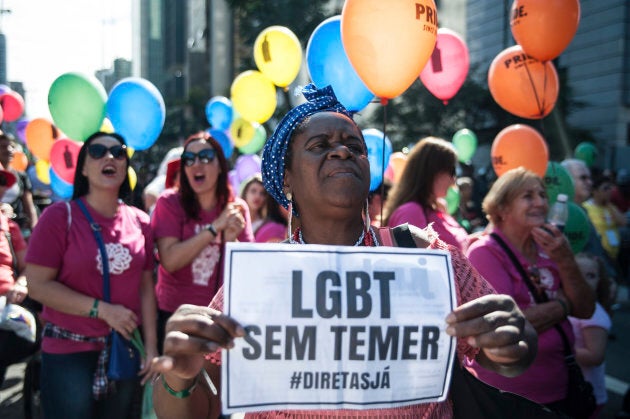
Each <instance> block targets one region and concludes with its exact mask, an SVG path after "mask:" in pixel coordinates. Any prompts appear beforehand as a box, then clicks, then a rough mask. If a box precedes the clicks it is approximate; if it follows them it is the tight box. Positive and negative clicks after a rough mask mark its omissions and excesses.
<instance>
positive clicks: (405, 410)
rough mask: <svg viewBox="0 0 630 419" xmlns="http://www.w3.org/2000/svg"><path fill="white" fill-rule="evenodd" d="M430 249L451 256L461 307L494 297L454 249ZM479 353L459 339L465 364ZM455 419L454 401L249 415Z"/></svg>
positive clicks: (216, 356) (257, 418) (437, 244)
mask: <svg viewBox="0 0 630 419" xmlns="http://www.w3.org/2000/svg"><path fill="white" fill-rule="evenodd" d="M428 248H429V249H440V250H447V251H449V252H450V253H451V261H452V264H453V272H454V274H455V290H456V294H457V304H458V305H461V304H463V303H466V302H468V301H472V300H474V299H476V298H479V297H481V296H484V295H488V294H494V293H495V292H494V290H493V289H492V287H491V286H490V284H488V283H487V282H486V281H485V280H484V279H483V278H482V277H481V276H480V275H479V273H478V272H477V271H476V270H475V269H474V268H473V266H472V265H471V264H470V263H469V262H468V260H467V259H466V257H465V256H464V255H463V254H462V252H461V251H459V250H458V249H457V248H456V247H454V246H448V245H447V244H446V243H444V242H443V241H441V240H439V239H437V238H433V239H432V240H431V244H430V246H429V247H428ZM223 303H224V294H223V287H221V289H220V290H219V292H218V293H217V295H216V296H215V297H214V299H213V300H212V302H211V303H210V307H212V308H214V309H216V310H219V311H222V310H223ZM478 353H479V349H478V348H473V347H471V346H470V345H469V344H468V342H467V341H466V339H457V358H458V360H459V362H460V363H464V362H465V360H466V359H468V358H474V357H476V356H477V354H478ZM209 358H210V360H211V362H213V363H215V364H220V363H221V351H217V352H215V353H213V354H211V355H210V356H209ZM452 416H453V405H452V403H451V400H450V397H449V398H448V399H447V400H446V401H444V402H441V403H423V404H414V405H410V406H402V407H393V408H389V409H387V408H385V409H368V410H350V409H338V410H289V411H269V412H252V413H247V414H246V415H245V418H247V419H272V418H273V419H279V418H283V419H286V418H296V419H297V418H300V419H324V418H347V419H350V418H354V419H357V418H434V419H448V418H451V417H452Z"/></svg>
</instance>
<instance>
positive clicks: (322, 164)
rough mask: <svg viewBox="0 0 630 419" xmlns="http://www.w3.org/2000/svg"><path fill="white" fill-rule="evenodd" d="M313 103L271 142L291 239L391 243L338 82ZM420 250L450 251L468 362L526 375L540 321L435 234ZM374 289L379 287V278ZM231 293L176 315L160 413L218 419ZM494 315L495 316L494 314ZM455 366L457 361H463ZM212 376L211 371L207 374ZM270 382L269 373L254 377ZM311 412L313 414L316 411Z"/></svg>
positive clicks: (269, 164) (313, 92)
mask: <svg viewBox="0 0 630 419" xmlns="http://www.w3.org/2000/svg"><path fill="white" fill-rule="evenodd" d="M303 93H304V95H305V96H306V98H307V99H308V102H306V103H304V104H302V105H299V106H298V107H296V108H294V109H292V110H291V111H289V113H288V114H287V115H286V116H285V117H284V118H283V120H282V121H281V122H280V124H279V125H278V127H277V128H276V130H275V132H274V134H273V135H272V136H271V138H270V139H269V140H268V141H267V143H266V144H265V149H264V154H263V167H262V174H263V180H264V183H265V187H266V189H267V190H268V192H269V193H270V195H271V196H273V197H274V198H275V199H276V200H277V201H278V202H279V203H280V204H282V205H283V206H284V207H285V208H288V209H289V211H290V213H292V214H293V216H294V217H299V220H300V227H299V228H297V229H295V230H294V231H293V234H292V235H291V238H290V239H289V241H290V243H295V244H304V243H309V244H327V245H338V246H379V245H381V244H382V243H384V242H390V243H391V238H392V237H391V236H390V233H389V229H383V230H381V231H380V232H379V231H378V230H375V229H373V228H371V227H370V223H369V219H368V218H369V217H366V216H365V211H366V210H367V206H366V203H367V196H368V192H369V185H370V168H369V163H368V159H367V149H366V145H365V142H364V140H363V136H362V134H361V130H360V129H359V127H358V126H357V125H356V123H355V122H354V121H353V120H352V117H351V115H350V113H349V112H348V111H347V110H346V109H345V108H344V107H343V106H342V105H341V104H340V103H339V102H338V101H337V99H336V97H335V95H334V93H333V91H332V89H331V88H330V87H327V88H324V89H321V90H317V89H316V88H315V86H313V85H310V86H307V87H306V88H305V89H304V91H303ZM414 232H415V236H414V239H415V241H416V244H417V245H418V247H420V246H422V247H427V246H428V248H431V249H443V250H449V251H451V254H452V260H453V268H454V272H455V275H456V277H457V279H456V280H455V281H456V288H457V290H456V293H457V299H458V304H461V305H460V306H459V307H458V308H457V309H456V310H455V311H453V312H451V313H450V314H449V315H448V317H447V319H446V321H447V323H448V327H447V329H446V330H447V333H448V334H450V335H452V336H456V337H458V338H459V339H458V341H457V354H458V359H459V360H460V363H461V362H463V361H464V359H465V358H466V357H469V358H475V359H477V360H478V361H479V362H480V363H481V364H483V365H484V366H486V367H487V368H490V369H492V370H493V371H497V372H500V373H501V374H505V375H508V376H513V375H517V374H519V373H520V372H522V371H523V370H524V369H525V368H527V366H528V365H529V363H530V362H531V360H532V359H533V357H534V356H535V353H536V337H535V333H534V331H533V329H532V327H531V326H530V325H529V323H527V322H526V321H525V318H524V316H523V314H522V313H521V312H520V310H519V309H518V308H517V307H516V305H515V303H514V301H513V300H512V299H511V298H510V297H507V296H500V295H492V294H493V292H494V291H493V290H492V288H491V287H490V286H489V285H488V284H487V283H486V282H485V280H484V279H483V278H481V276H479V275H478V274H477V272H476V271H475V270H474V269H472V267H471V266H470V265H469V264H468V263H467V261H466V259H465V258H464V257H463V255H462V254H461V252H459V251H458V250H457V249H455V248H453V247H449V246H447V245H446V244H445V243H444V242H442V241H440V240H439V239H438V238H437V237H435V236H433V235H429V234H427V233H426V232H424V231H422V230H419V229H414ZM374 286H376V285H374ZM222 306H223V290H220V291H219V293H218V294H217V296H216V297H215V299H214V300H213V302H212V303H211V307H210V308H206V307H199V306H190V305H185V306H182V307H180V308H179V309H178V310H177V311H176V312H175V314H174V315H173V316H172V317H171V319H170V320H169V321H168V323H167V326H166V330H167V335H166V339H165V342H164V354H165V356H163V357H161V358H159V359H158V360H156V361H155V362H154V364H153V368H154V370H155V371H159V372H161V373H162V376H161V378H160V382H156V384H155V386H154V407H155V409H156V412H157V413H158V415H159V416H160V417H178V418H181V417H216V416H217V415H218V414H219V413H220V399H219V397H215V396H213V393H215V394H216V392H215V391H212V390H213V388H214V386H210V385H208V384H206V383H207V382H208V381H207V380H204V378H203V377H207V376H208V375H209V376H210V377H211V378H212V381H213V382H214V383H218V374H219V370H220V368H219V365H220V362H221V359H220V352H215V353H212V354H211V355H210V356H208V357H207V358H208V359H206V357H204V355H206V354H208V353H211V352H214V351H217V350H219V349H221V348H231V347H233V345H234V342H233V341H234V339H235V338H237V337H243V336H244V335H245V330H244V329H243V327H242V326H240V325H239V324H238V323H237V322H236V320H234V319H232V318H230V317H228V316H226V315H223V314H221V313H220V312H219V311H217V310H221V309H222ZM489 318H492V319H494V321H490V320H487V319H489ZM456 368H457V367H456ZM206 373H208V374H206ZM252 379H262V380H264V377H252ZM283 414H285V415H287V416H284V417H288V416H291V417H306V416H307V415H310V416H313V417H329V416H335V417H353V418H357V417H379V416H380V417H383V416H389V417H435V418H444V417H450V416H452V414H453V411H452V403H451V402H450V401H445V402H442V403H426V404H415V405H409V406H403V407H393V408H387V409H371V410H361V411H359V410H317V411H295V410H293V411H290V412H284V413H283V412H261V413H253V414H250V415H248V417H278V416H282V415H283ZM310 416H309V417H310Z"/></svg>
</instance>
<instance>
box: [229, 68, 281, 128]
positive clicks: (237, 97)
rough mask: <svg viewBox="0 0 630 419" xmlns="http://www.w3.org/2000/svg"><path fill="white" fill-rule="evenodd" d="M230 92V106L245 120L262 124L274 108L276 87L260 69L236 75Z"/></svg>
mask: <svg viewBox="0 0 630 419" xmlns="http://www.w3.org/2000/svg"><path fill="white" fill-rule="evenodd" d="M230 94H231V99H232V106H234V109H235V110H236V112H238V113H239V115H241V117H242V118H243V119H245V120H247V121H252V122H259V123H261V124H262V123H263V122H265V121H267V120H268V119H269V118H271V116H272V115H273V113H274V111H275V110H276V105H277V102H276V87H275V86H274V85H273V83H272V82H271V80H269V79H268V78H267V77H266V76H265V75H264V74H262V73H261V72H260V71H256V70H247V71H245V72H243V73H241V74H239V75H238V76H236V78H235V79H234V81H233V82H232V87H231V88H230Z"/></svg>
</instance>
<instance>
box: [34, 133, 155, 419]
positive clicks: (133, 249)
mask: <svg viewBox="0 0 630 419" xmlns="http://www.w3.org/2000/svg"><path fill="white" fill-rule="evenodd" d="M128 167H129V157H128V155H127V150H126V146H125V141H124V140H123V138H122V137H121V136H120V135H118V134H109V133H104V132H97V133H95V134H93V135H92V136H90V137H89V138H88V139H87V140H86V141H85V143H84V144H83V146H82V147H81V150H80V151H79V155H78V158H77V167H76V172H75V176H74V194H73V201H71V202H70V203H66V202H59V203H56V204H53V205H51V206H50V207H48V208H47V209H46V210H45V211H44V213H43V214H42V217H41V218H40V220H39V222H38V223H37V226H36V228H35V229H34V230H33V235H32V238H31V241H30V243H29V248H28V250H27V254H26V262H27V265H26V277H27V280H28V284H29V288H30V291H31V294H32V297H33V298H34V299H36V300H37V301H40V302H41V303H42V304H43V306H44V309H43V313H42V316H43V318H44V320H45V321H46V326H45V327H44V333H43V335H44V337H43V341H42V369H41V374H42V375H41V396H42V406H43V410H44V414H45V416H46V417H47V418H53V419H54V418H90V417H104V418H105V417H107V418H110V417H127V414H128V412H129V409H130V408H131V405H132V399H133V397H132V396H133V394H134V391H135V389H136V387H137V385H138V380H137V379H133V380H123V381H116V382H115V383H112V382H111V381H108V380H107V377H106V375H105V363H104V361H105V359H106V355H107V353H106V351H104V350H103V349H104V348H105V339H106V337H107V335H108V334H109V332H110V330H111V329H115V330H116V331H118V332H119V333H121V334H122V335H123V336H124V337H126V338H127V339H129V338H131V336H132V333H133V332H134V330H135V329H136V328H137V327H138V326H139V325H142V328H143V333H144V343H145V349H146V359H149V360H150V359H152V358H153V357H155V356H156V355H157V337H156V330H157V328H156V305H155V291H154V288H153V284H154V283H153V268H154V258H153V238H152V235H151V230H150V222H149V217H148V215H147V214H145V213H144V212H142V211H140V210H138V209H137V208H134V207H131V206H127V205H125V204H124V202H123V201H122V199H125V198H126V197H127V196H128V195H129V194H130V192H131V188H130V185H129V177H128V175H127V170H128ZM81 206H83V207H84V208H83V209H85V210H86V211H87V213H88V214H89V215H90V217H91V218H92V219H93V223H94V224H97V225H98V228H99V229H100V234H101V237H102V241H103V242H104V247H105V251H106V253H107V258H108V264H107V265H108V272H109V290H110V302H105V301H103V293H104V291H103V283H104V278H103V275H104V273H105V271H104V269H103V264H102V257H101V252H100V249H99V245H98V243H97V240H96V238H95V236H94V232H93V230H92V227H93V225H94V224H92V225H91V223H90V222H89V221H88V217H87V216H86V214H85V213H84V212H83V209H82V208H81ZM146 359H145V360H143V362H142V367H141V371H140V373H139V375H142V374H145V373H146V372H147V369H148V367H149V364H150V362H146ZM150 378H151V375H150V374H145V375H144V377H143V381H147V380H149V379H150ZM112 384H113V385H112Z"/></svg>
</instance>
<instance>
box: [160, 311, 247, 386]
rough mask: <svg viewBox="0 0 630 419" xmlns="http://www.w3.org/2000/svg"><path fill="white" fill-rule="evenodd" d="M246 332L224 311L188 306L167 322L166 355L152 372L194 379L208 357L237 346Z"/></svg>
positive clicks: (161, 357)
mask: <svg viewBox="0 0 630 419" xmlns="http://www.w3.org/2000/svg"><path fill="white" fill-rule="evenodd" d="M243 336H245V329H243V327H242V326H241V325H240V324H239V323H238V322H237V321H236V320H234V319H232V318H231V317H229V316H226V315H224V314H222V313H221V312H219V311H217V310H214V309H211V308H208V307H202V306H195V305H190V304H184V305H182V306H180V307H179V308H178V309H177V311H175V313H173V315H172V316H171V317H170V318H169V320H168V322H167V323H166V337H165V339H164V355H163V356H160V357H158V358H155V359H154V360H153V364H152V366H151V370H152V371H157V372H160V373H163V374H164V373H168V375H169V376H170V377H173V376H175V377H177V378H179V379H182V380H187V379H192V378H194V377H195V376H196V375H197V374H199V371H201V368H202V367H203V364H204V362H205V358H204V356H205V355H206V354H208V353H211V352H216V351H217V350H219V349H221V348H225V349H230V348H232V347H234V338H237V337H243Z"/></svg>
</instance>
